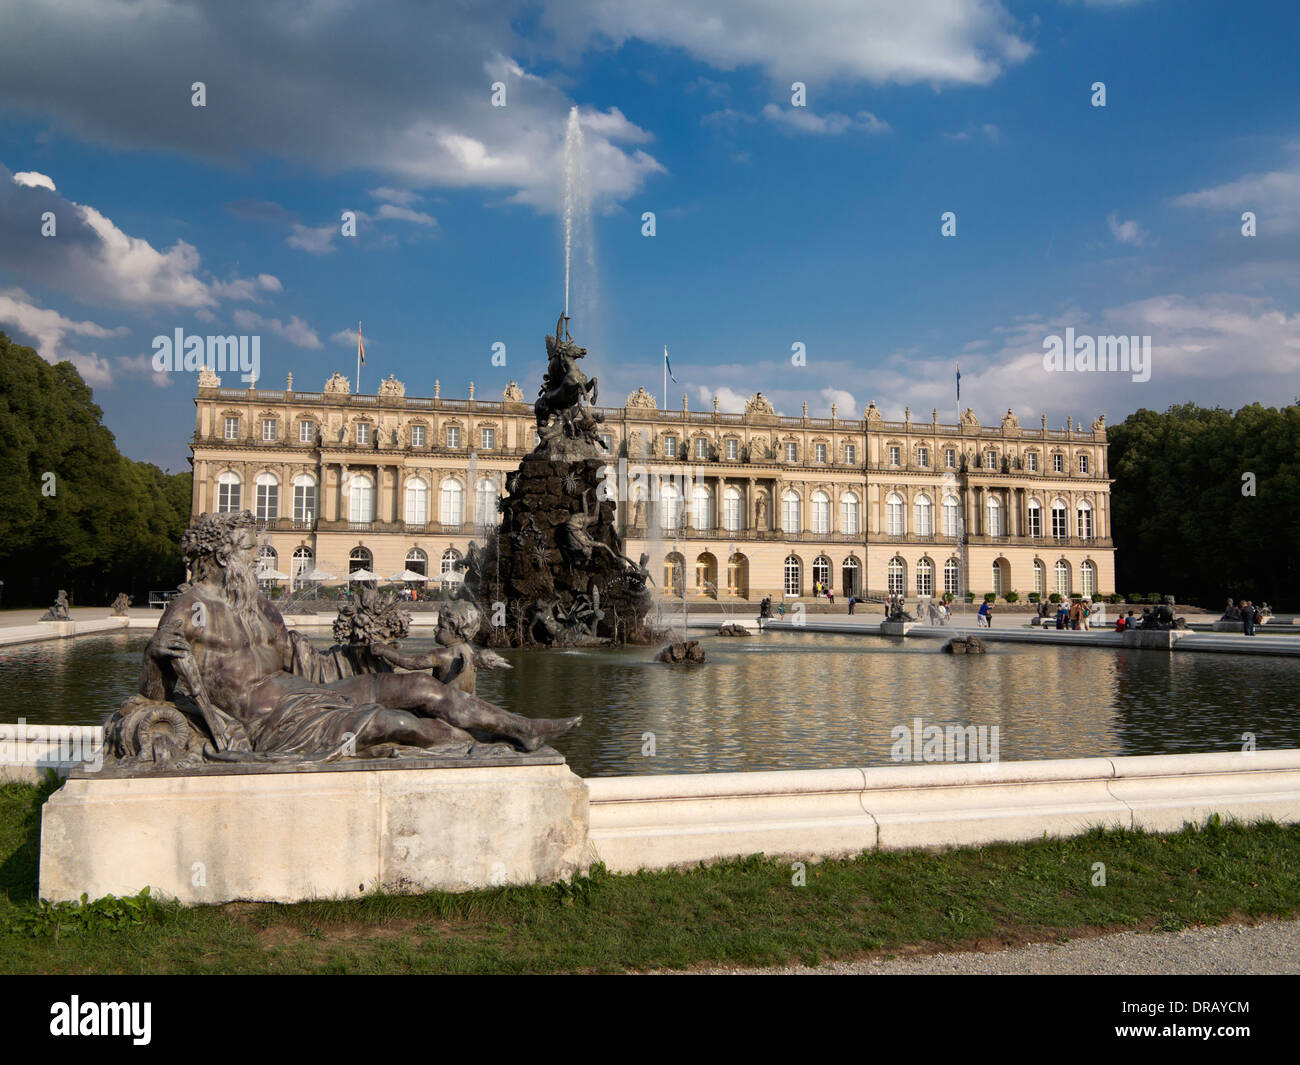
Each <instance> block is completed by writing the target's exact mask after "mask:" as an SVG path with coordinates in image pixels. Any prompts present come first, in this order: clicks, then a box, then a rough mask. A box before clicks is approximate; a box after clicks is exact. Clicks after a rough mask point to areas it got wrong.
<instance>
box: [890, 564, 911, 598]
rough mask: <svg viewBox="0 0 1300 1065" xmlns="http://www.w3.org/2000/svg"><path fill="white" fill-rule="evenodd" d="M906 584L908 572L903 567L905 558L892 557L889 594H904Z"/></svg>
mask: <svg viewBox="0 0 1300 1065" xmlns="http://www.w3.org/2000/svg"><path fill="white" fill-rule="evenodd" d="M906 586H907V574H906V572H905V571H904V569H903V560H902V559H901V558H897V557H895V558H891V559H890V560H889V594H890V595H902V594H903V589H904V588H905V587H906Z"/></svg>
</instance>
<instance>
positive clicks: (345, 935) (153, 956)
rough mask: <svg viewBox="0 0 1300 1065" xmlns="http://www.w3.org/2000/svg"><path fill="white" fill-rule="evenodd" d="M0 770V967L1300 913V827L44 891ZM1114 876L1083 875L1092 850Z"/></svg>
mask: <svg viewBox="0 0 1300 1065" xmlns="http://www.w3.org/2000/svg"><path fill="white" fill-rule="evenodd" d="M49 791H50V787H49V786H44V787H40V788H37V787H32V786H27V785H17V784H6V785H3V786H0V972H4V973H32V972H39V973H265V972H326V973H408V972H467V973H468V972H473V973H502V972H510V973H517V972H617V971H623V970H647V969H658V968H687V967H690V966H692V965H702V964H710V965H717V964H728V963H734V964H736V965H745V966H751V965H780V964H786V963H790V962H801V963H808V964H815V963H816V962H818V961H827V960H830V959H840V958H857V957H864V956H868V955H904V954H912V953H918V952H928V951H934V950H940V949H960V948H971V947H976V946H978V947H1002V946H1010V945H1016V944H1019V943H1023V942H1028V941H1039V942H1041V941H1043V940H1051V939H1057V938H1065V937H1069V936H1084V935H1092V934H1096V933H1098V932H1102V931H1118V930H1121V929H1150V928H1157V929H1176V928H1182V927H1185V926H1188V925H1195V924H1215V923H1219V922H1222V921H1225V920H1229V919H1246V920H1250V919H1258V918H1264V917H1290V916H1294V915H1297V914H1300V825H1278V824H1273V823H1267V822H1266V823H1260V824H1255V825H1240V824H1211V825H1209V826H1207V827H1205V828H1201V829H1196V828H1190V827H1189V828H1187V829H1184V831H1182V832H1179V833H1176V834H1174V835H1168V836H1159V835H1152V834H1148V833H1141V832H1128V831H1113V830H1107V831H1101V830H1098V831H1094V832H1091V833H1089V834H1088V835H1086V836H1081V837H1077V838H1074V839H1068V840H1059V839H1043V840H1038V841H1036V842H1034V843H1028V844H996V845H991V846H984V847H968V848H962V849H959V850H950V851H942V852H934V851H900V852H882V853H871V854H864V855H862V856H860V857H858V858H855V859H849V860H842V861H827V862H822V863H820V864H815V865H814V864H810V865H808V866H807V871H806V876H807V883H806V885H805V886H795V885H794V884H793V883H792V880H793V879H794V873H793V872H792V870H791V864H790V863H789V862H786V861H770V860H767V859H764V858H759V857H752V858H748V859H745V860H742V861H733V862H726V863H722V864H718V865H712V866H708V867H700V868H696V869H691V870H688V871H673V872H655V873H642V874H637V875H634V876H612V875H610V874H608V873H605V872H604V871H603V870H602V869H597V870H595V871H594V872H593V875H592V876H591V877H590V878H586V879H581V880H578V881H576V882H575V883H574V884H573V885H539V886H530V887H506V888H498V889H494V890H489V891H476V892H470V893H467V894H462V895H446V894H428V895H405V896H404V895H372V896H368V897H366V898H363V899H351V900H344V901H317V902H304V903H299V904H297V905H292V906H283V905H275V904H263V903H231V904H228V905H225V906H201V907H194V908H190V909H182V908H179V907H175V906H171V905H160V904H158V903H155V902H151V901H149V900H145V901H143V902H141V901H138V900H131V901H128V902H120V901H119V902H101V903H98V904H94V905H92V906H91V907H89V908H86V909H82V908H77V907H70V906H69V907H57V908H53V909H51V908H49V907H43V906H41V904H40V903H38V901H37V898H36V878H37V858H38V852H39V846H40V805H41V803H42V802H43V801H44V799H45V797H46V796H47V795H48V794H49ZM1097 862H1101V863H1104V865H1105V881H1106V882H1105V886H1093V880H1094V879H1095V878H1096V876H1097V873H1096V871H1095V869H1094V866H1095V863H1097Z"/></svg>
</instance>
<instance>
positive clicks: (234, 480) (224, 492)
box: [217, 470, 242, 514]
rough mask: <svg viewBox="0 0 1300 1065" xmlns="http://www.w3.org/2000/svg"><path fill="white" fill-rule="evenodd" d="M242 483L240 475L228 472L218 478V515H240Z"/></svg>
mask: <svg viewBox="0 0 1300 1065" xmlns="http://www.w3.org/2000/svg"><path fill="white" fill-rule="evenodd" d="M241 487H242V485H241V482H240V480H239V474H237V473H232V472H231V471H229V470H227V471H226V472H225V473H223V474H222V475H221V476H220V477H218V478H217V513H218V514H238V513H239V511H240V505H239V502H240V495H241Z"/></svg>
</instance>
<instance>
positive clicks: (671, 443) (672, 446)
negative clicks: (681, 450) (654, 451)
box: [664, 436, 677, 459]
mask: <svg viewBox="0 0 1300 1065" xmlns="http://www.w3.org/2000/svg"><path fill="white" fill-rule="evenodd" d="M676 457H677V437H675V436H665V437H664V458H668V459H675V458H676Z"/></svg>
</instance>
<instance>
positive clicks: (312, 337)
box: [234, 310, 323, 348]
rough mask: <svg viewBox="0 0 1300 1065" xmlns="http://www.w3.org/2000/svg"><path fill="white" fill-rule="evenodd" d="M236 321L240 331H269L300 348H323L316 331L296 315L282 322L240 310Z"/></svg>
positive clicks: (235, 315)
mask: <svg viewBox="0 0 1300 1065" xmlns="http://www.w3.org/2000/svg"><path fill="white" fill-rule="evenodd" d="M234 320H235V325H237V326H239V328H240V329H246V330H248V331H250V332H253V331H256V330H262V329H265V330H269V331H270V332H271V333H273V334H274V335H275V336H278V337H280V338H281V339H283V340H287V341H288V342H289V343H290V344H295V345H297V346H298V347H300V348H319V347H322V346H323V345H322V344H321V342H320V337H318V336H317V335H316V332H315V330H313V329H312V328H311V326H309V325H308V324H307V323H306V322H304V321H303V320H302V319H301V318H299V317H298V316H297V315H296V314H295V315H294V316H293V317H292V318H290V319H289V320H288V321H287V322H282V321H281V320H280V319H279V318H264V317H262V315H260V314H255V313H253V312H252V311H246V310H238V311H236V312H235V313H234Z"/></svg>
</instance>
